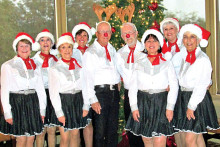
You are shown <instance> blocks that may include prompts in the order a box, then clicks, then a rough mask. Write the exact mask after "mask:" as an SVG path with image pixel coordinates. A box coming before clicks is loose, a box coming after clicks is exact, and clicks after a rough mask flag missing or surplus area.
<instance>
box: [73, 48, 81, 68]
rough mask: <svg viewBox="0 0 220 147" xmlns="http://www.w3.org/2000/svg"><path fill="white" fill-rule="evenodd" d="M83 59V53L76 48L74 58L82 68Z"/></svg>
mask: <svg viewBox="0 0 220 147" xmlns="http://www.w3.org/2000/svg"><path fill="white" fill-rule="evenodd" d="M82 57H83V54H82V52H81V51H80V50H79V49H76V48H74V49H73V55H72V58H75V59H76V60H77V62H78V63H79V65H80V66H82Z"/></svg>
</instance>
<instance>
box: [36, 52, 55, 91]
mask: <svg viewBox="0 0 220 147" xmlns="http://www.w3.org/2000/svg"><path fill="white" fill-rule="evenodd" d="M40 53H41V51H38V52H37V53H36V54H35V55H34V57H33V58H32V59H33V60H34V62H35V63H36V65H37V67H39V68H40V70H41V74H42V77H43V82H44V88H45V89H48V71H49V68H50V67H52V66H53V65H54V64H55V63H56V61H54V59H53V58H50V59H49V61H48V64H49V66H48V67H47V68H42V64H43V62H44V60H43V59H42V58H41V57H40Z"/></svg>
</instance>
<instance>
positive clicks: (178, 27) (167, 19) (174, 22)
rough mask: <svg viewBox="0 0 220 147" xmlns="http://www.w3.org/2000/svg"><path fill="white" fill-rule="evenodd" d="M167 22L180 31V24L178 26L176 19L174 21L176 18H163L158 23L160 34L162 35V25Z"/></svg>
mask: <svg viewBox="0 0 220 147" xmlns="http://www.w3.org/2000/svg"><path fill="white" fill-rule="evenodd" d="M168 22H171V23H173V24H174V25H175V26H176V28H177V30H178V31H180V24H179V21H178V19H176V18H165V19H164V20H163V21H161V22H160V31H161V32H162V33H163V25H164V24H165V23H168Z"/></svg>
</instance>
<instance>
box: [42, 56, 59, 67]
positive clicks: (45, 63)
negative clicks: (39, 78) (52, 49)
mask: <svg viewBox="0 0 220 147" xmlns="http://www.w3.org/2000/svg"><path fill="white" fill-rule="evenodd" d="M40 55H41V56H43V57H44V62H43V64H42V68H47V67H48V66H49V63H48V61H49V59H50V58H51V57H52V58H53V60H54V61H56V62H57V61H58V60H57V58H56V57H55V56H54V55H51V54H44V53H42V52H41V53H40Z"/></svg>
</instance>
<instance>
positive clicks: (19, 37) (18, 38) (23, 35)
mask: <svg viewBox="0 0 220 147" xmlns="http://www.w3.org/2000/svg"><path fill="white" fill-rule="evenodd" d="M22 39H27V40H28V41H30V42H31V44H32V50H33V51H36V50H35V49H36V48H40V46H38V44H36V42H35V41H34V39H33V38H32V37H31V36H30V35H29V34H27V33H25V32H20V33H18V34H17V36H16V37H15V40H14V41H13V45H12V46H13V49H14V51H15V52H17V51H16V45H17V44H18V42H19V41H21V40H22Z"/></svg>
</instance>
